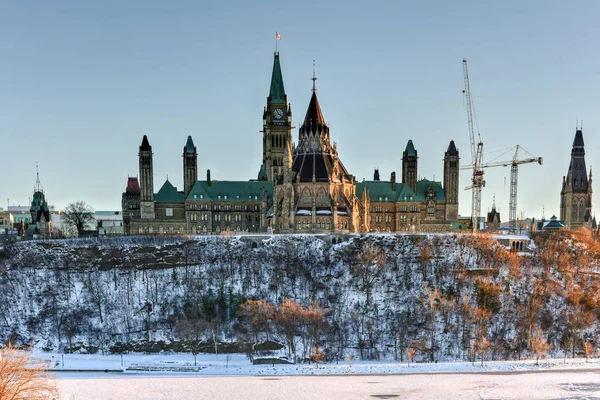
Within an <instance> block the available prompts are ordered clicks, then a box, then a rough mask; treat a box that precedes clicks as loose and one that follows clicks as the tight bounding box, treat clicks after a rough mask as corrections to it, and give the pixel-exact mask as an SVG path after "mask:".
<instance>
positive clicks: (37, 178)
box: [35, 161, 41, 192]
mask: <svg viewBox="0 0 600 400" xmlns="http://www.w3.org/2000/svg"><path fill="white" fill-rule="evenodd" d="M35 175H36V180H35V190H36V191H38V192H39V191H40V186H41V184H40V169H39V166H38V163H37V161H36V162H35Z"/></svg>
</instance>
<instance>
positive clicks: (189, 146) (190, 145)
mask: <svg viewBox="0 0 600 400" xmlns="http://www.w3.org/2000/svg"><path fill="white" fill-rule="evenodd" d="M184 151H185V152H186V153H189V154H193V153H195V152H196V146H194V141H193V140H192V137H191V136H188V138H187V143H186V144H185V148H184Z"/></svg>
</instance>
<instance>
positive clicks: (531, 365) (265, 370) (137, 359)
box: [35, 353, 600, 377]
mask: <svg viewBox="0 0 600 400" xmlns="http://www.w3.org/2000/svg"><path fill="white" fill-rule="evenodd" d="M35 356H36V358H38V359H45V360H49V361H50V364H51V365H53V368H54V369H55V370H56V371H57V372H58V376H59V377H61V376H63V374H64V373H67V372H69V371H86V372H87V371H99V372H101V373H104V371H105V370H109V371H110V372H114V371H123V372H122V373H119V375H120V376H134V375H140V374H142V375H156V374H161V373H162V374H166V375H172V374H182V373H186V374H190V375H194V376H198V375H210V376H214V375H244V376H247V375H257V376H266V375H356V374H411V373H456V372H464V373H471V372H519V371H521V372H522V371H551V370H598V369H600V359H590V360H589V361H587V362H586V360H585V359H583V358H577V359H570V358H567V359H566V360H564V359H562V358H561V359H546V360H540V361H539V365H536V362H535V361H534V360H524V361H486V362H484V364H483V366H482V365H481V361H477V362H475V363H470V362H439V363H417V364H415V363H412V364H410V365H408V364H407V363H406V362H403V363H401V362H385V361H352V362H348V361H343V362H342V361H340V362H333V363H322V364H319V366H318V367H317V366H316V365H315V364H293V365H282V364H279V365H252V363H251V362H250V361H249V360H248V358H247V357H246V356H245V355H242V354H230V355H227V354H219V355H214V354H199V355H198V356H197V365H196V366H194V357H193V356H192V355H191V354H181V353H177V354H155V355H148V354H125V355H123V359H122V361H121V356H119V355H110V356H101V355H97V354H95V355H84V354H66V355H59V354H49V353H36V354H35ZM63 363H64V364H63ZM194 367H196V368H194ZM188 370H194V372H189V373H188V372H187V371H188ZM195 370H197V371H195ZM101 375H102V374H98V373H96V374H92V376H101ZM68 376H69V377H71V376H75V377H77V376H78V375H76V374H75V375H74V374H73V373H70V372H69V373H68ZM113 376H114V375H113Z"/></svg>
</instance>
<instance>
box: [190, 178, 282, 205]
mask: <svg viewBox="0 0 600 400" xmlns="http://www.w3.org/2000/svg"><path fill="white" fill-rule="evenodd" d="M263 191H266V193H267V197H268V198H271V197H273V182H268V181H211V183H210V185H209V184H208V182H207V181H196V183H194V186H193V187H192V190H190V194H189V195H188V197H187V199H186V200H211V201H228V202H229V201H250V200H252V201H258V200H260V198H261V195H262V193H263Z"/></svg>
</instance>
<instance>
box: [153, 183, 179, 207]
mask: <svg viewBox="0 0 600 400" xmlns="http://www.w3.org/2000/svg"><path fill="white" fill-rule="evenodd" d="M184 199H185V196H184V194H183V192H178V191H177V188H176V187H175V186H173V185H172V184H171V182H169V180H168V179H167V180H166V181H165V183H164V184H163V185H162V187H161V188H160V190H159V191H158V193H155V194H154V201H155V202H157V203H183V201H184Z"/></svg>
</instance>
